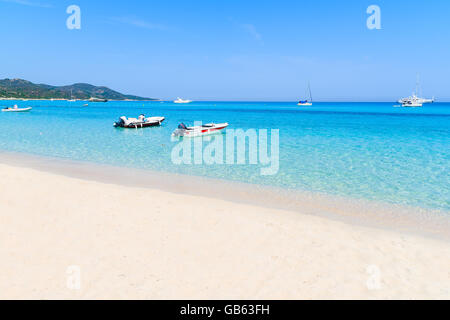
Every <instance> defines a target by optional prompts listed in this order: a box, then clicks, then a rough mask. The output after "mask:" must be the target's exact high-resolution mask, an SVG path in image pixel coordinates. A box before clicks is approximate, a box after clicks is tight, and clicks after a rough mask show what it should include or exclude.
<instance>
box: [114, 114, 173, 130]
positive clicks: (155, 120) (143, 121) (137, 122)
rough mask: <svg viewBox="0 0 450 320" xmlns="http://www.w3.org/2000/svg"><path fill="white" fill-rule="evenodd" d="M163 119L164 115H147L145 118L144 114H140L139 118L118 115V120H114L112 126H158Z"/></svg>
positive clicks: (135, 127)
mask: <svg viewBox="0 0 450 320" xmlns="http://www.w3.org/2000/svg"><path fill="white" fill-rule="evenodd" d="M164 120H165V118H164V117H149V118H146V117H145V115H143V114H141V115H140V116H139V118H137V119H136V118H127V117H120V118H119V121H117V122H114V127H116V128H128V129H139V128H147V127H155V126H160V125H161V123H162V122H163V121H164Z"/></svg>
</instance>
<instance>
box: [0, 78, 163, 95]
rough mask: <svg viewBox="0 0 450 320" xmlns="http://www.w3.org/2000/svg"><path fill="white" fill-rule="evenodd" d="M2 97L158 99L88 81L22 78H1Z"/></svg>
mask: <svg viewBox="0 0 450 320" xmlns="http://www.w3.org/2000/svg"><path fill="white" fill-rule="evenodd" d="M0 98H19V99H77V100H89V99H90V98H98V99H108V100H156V99H152V98H144V97H138V96H131V95H125V94H122V93H119V92H117V91H114V90H111V89H109V88H107V87H96V86H93V85H90V84H87V83H76V84H73V85H70V86H62V87H56V86H50V85H47V84H35V83H32V82H30V81H26V80H22V79H4V80H0Z"/></svg>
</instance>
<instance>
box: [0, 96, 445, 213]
mask: <svg viewBox="0 0 450 320" xmlns="http://www.w3.org/2000/svg"><path fill="white" fill-rule="evenodd" d="M15 103H17V104H19V105H20V106H32V107H33V110H32V112H30V113H0V127H1V130H0V149H1V150H5V151H16V152H25V153H30V154H36V155H43V156H52V157H62V158H68V159H73V160H81V161H89V162H96V163H102V164H110V165H116V166H125V167H133V168H141V169H151V170H158V171H167V172H176V173H183V174H188V175H197V176H207V177H212V178H218V179H226V180H236V181H243V182H248V183H252V184H260V185H269V186H276V187H281V188H287V189H296V190H308V191H313V192H321V193H325V194H332V195H339V196H346V197H351V198H362V199H369V200H378V201H383V202H388V203H396V204H406V205H412V206H418V207H424V208H435V209H444V210H450V104H444V103H436V104H433V105H425V107H423V108H415V109H409V108H395V107H394V103H316V104H315V105H314V106H312V107H297V106H296V104H295V103H284V102H282V103H274V102H271V103H262V102H254V103H251V102H194V103H192V104H188V105H176V104H173V103H170V102H108V103H90V105H89V107H83V106H82V105H83V104H84V103H85V102H60V101H27V102H13V101H2V102H0V106H2V107H3V106H8V105H13V104H15ZM141 113H144V114H146V115H147V116H164V117H166V121H165V122H164V123H163V125H162V126H161V127H154V128H147V129H141V130H124V129H115V128H113V126H112V125H113V122H114V121H115V120H116V119H117V118H119V117H120V116H122V115H126V116H130V117H137V116H138V115H139V114H141ZM194 121H203V122H204V123H207V122H229V123H230V127H229V128H232V129H238V128H242V129H244V130H246V129H252V128H253V129H279V130H280V131H279V132H280V148H279V152H280V153H279V155H280V169H279V171H278V173H277V174H276V175H273V176H262V175H261V174H260V169H261V166H260V165H249V164H246V165H176V164H174V163H173V162H172V160H171V153H172V149H173V147H174V146H176V145H177V142H174V141H172V140H171V138H170V135H171V132H172V131H173V130H174V129H175V128H176V127H177V125H178V124H179V123H180V122H185V123H186V124H188V125H189V124H193V122H194ZM225 136H226V135H225ZM225 136H223V137H224V138H225ZM195 139H198V138H195ZM200 139H202V138H200ZM204 144H205V146H207V145H208V143H207V142H205V143H204ZM269 150H270V146H269Z"/></svg>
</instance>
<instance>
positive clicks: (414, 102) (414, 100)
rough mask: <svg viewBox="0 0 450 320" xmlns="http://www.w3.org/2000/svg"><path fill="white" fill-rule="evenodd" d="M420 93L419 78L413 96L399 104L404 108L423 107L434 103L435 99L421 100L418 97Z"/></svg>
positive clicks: (400, 101) (399, 101)
mask: <svg viewBox="0 0 450 320" xmlns="http://www.w3.org/2000/svg"><path fill="white" fill-rule="evenodd" d="M419 91H420V82H419V76H417V83H416V91H415V92H413V94H412V96H410V97H408V98H402V99H400V100H398V103H400V104H401V105H402V106H403V107H422V106H423V105H424V104H425V103H433V102H434V98H432V99H426V98H420V97H419V96H418V95H419Z"/></svg>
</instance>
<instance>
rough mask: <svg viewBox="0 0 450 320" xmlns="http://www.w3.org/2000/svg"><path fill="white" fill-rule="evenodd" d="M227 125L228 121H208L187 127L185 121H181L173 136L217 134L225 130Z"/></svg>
mask: <svg viewBox="0 0 450 320" xmlns="http://www.w3.org/2000/svg"><path fill="white" fill-rule="evenodd" d="M226 127H228V123H218V124H216V123H208V124H204V125H201V126H196V127H187V126H186V125H185V124H184V123H181V124H180V125H179V126H178V128H177V129H176V130H175V131H174V132H173V133H172V137H198V136H204V135H209V134H216V133H221V132H223V130H224V129H225V128H226Z"/></svg>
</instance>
